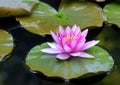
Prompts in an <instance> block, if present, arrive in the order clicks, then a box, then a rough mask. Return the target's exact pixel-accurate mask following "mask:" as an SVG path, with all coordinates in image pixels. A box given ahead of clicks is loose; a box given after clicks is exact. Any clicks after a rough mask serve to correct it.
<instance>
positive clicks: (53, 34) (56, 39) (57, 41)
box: [50, 31, 60, 44]
mask: <svg viewBox="0 0 120 85" xmlns="http://www.w3.org/2000/svg"><path fill="white" fill-rule="evenodd" d="M50 33H51V35H52V38H53V39H54V41H55V42H56V43H57V44H60V41H59V38H58V37H57V36H56V35H55V33H53V32H52V31H50Z"/></svg>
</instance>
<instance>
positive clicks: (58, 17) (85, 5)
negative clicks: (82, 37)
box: [17, 0, 106, 34]
mask: <svg viewBox="0 0 120 85" xmlns="http://www.w3.org/2000/svg"><path fill="white" fill-rule="evenodd" d="M17 20H18V21H20V23H21V24H22V25H23V26H25V28H26V29H27V30H28V31H30V32H33V33H35V34H44V33H45V34H49V32H50V30H52V31H54V32H56V31H57V30H58V26H59V25H62V26H66V25H70V26H73V25H74V24H77V25H79V26H80V27H81V29H84V28H86V27H91V26H97V27H100V26H101V25H102V23H103V22H104V21H106V16H105V15H104V13H103V10H102V8H100V7H99V6H98V5H97V4H96V3H93V2H88V1H79V0H63V1H62V2H61V5H60V6H59V9H58V11H57V10H56V9H55V8H53V7H51V6H50V5H48V4H46V3H43V2H40V3H39V5H38V6H37V7H36V9H34V11H33V12H32V14H31V15H30V16H24V17H17Z"/></svg>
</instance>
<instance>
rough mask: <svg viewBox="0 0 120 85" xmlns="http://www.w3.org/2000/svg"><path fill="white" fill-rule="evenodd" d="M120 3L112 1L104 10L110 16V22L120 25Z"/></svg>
mask: <svg viewBox="0 0 120 85" xmlns="http://www.w3.org/2000/svg"><path fill="white" fill-rule="evenodd" d="M119 10H120V3H119V2H116V3H110V4H108V5H106V6H105V8H104V11H105V13H106V15H107V17H108V22H109V23H113V24H116V25H118V26H120V11H119Z"/></svg>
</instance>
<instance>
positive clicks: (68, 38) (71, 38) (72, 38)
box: [63, 36, 78, 42]
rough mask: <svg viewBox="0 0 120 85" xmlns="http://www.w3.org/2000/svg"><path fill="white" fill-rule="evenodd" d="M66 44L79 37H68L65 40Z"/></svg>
mask: <svg viewBox="0 0 120 85" xmlns="http://www.w3.org/2000/svg"><path fill="white" fill-rule="evenodd" d="M63 39H64V41H65V42H67V41H70V40H76V39H78V37H77V36H66V37H64V38H63Z"/></svg>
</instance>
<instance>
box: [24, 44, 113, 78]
mask: <svg viewBox="0 0 120 85" xmlns="http://www.w3.org/2000/svg"><path fill="white" fill-rule="evenodd" d="M46 47H48V45H47V44H46V43H44V44H42V45H38V46H36V47H34V48H33V49H31V51H30V52H29V53H28V55H27V58H26V64H27V65H28V67H30V69H31V70H33V71H37V72H41V73H43V74H44V75H45V76H48V77H60V78H63V79H73V78H86V77H90V76H93V75H98V74H101V73H104V72H107V71H109V70H111V69H112V68H113V65H114V61H113V59H112V57H111V56H110V55H109V53H108V52H107V51H106V50H104V49H103V48H101V47H99V46H94V47H92V48H90V49H88V50H86V51H87V52H88V53H90V54H92V55H93V56H95V58H93V59H87V58H78V57H72V58H70V59H69V60H64V61H61V60H58V59H56V55H49V54H45V53H43V52H41V51H40V50H41V49H42V48H46Z"/></svg>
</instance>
